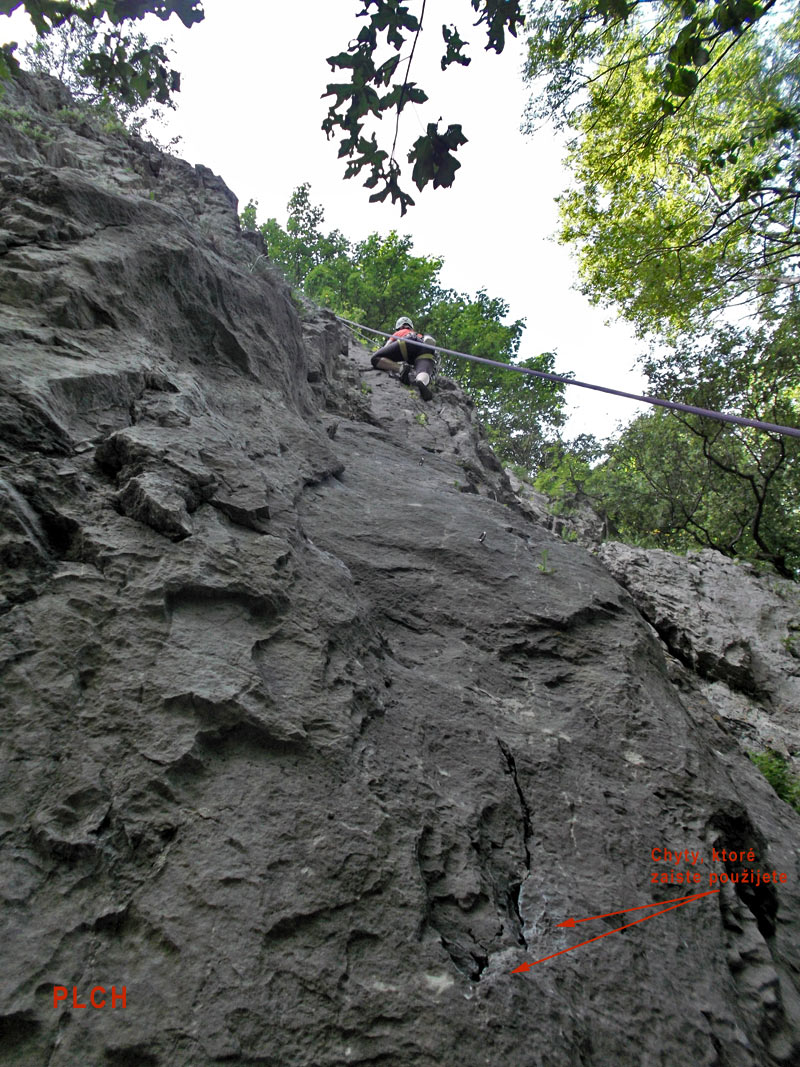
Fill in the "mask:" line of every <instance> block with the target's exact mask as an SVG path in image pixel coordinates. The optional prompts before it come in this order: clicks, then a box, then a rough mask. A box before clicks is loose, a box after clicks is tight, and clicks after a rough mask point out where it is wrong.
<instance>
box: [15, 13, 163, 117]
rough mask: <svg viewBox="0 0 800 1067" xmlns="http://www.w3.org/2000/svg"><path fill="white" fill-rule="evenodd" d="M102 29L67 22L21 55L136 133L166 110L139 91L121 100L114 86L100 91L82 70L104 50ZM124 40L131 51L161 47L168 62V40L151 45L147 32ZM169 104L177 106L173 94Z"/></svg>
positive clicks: (32, 66)
mask: <svg viewBox="0 0 800 1067" xmlns="http://www.w3.org/2000/svg"><path fill="white" fill-rule="evenodd" d="M100 38H101V31H100V30H98V29H96V28H95V27H92V26H88V25H87V24H86V23H84V22H81V21H80V20H73V21H71V22H63V23H61V25H59V26H56V27H55V28H54V29H52V30H51V31H50V32H49V33H48V34H46V36H44V37H38V38H37V39H36V40H35V41H34V42H33V43H32V44H29V45H26V47H25V48H23V49H22V51H21V52H20V55H21V56H22V58H23V59H24V60H25V63H26V66H27V67H28V69H30V70H32V71H34V72H36V73H44V74H52V75H53V76H54V77H56V78H58V79H59V81H61V82H63V83H64V84H65V85H66V86H67V88H68V89H69V90H70V92H71V93H72V95H73V96H74V97H75V99H76V100H79V101H82V102H83V103H85V104H87V105H89V107H91V108H93V109H95V110H98V111H100V112H101V113H105V114H107V115H111V116H113V117H114V118H116V119H117V120H119V121H120V122H122V123H123V124H124V125H125V126H127V127H128V128H129V129H131V130H133V131H134V132H136V133H140V132H142V129H143V127H144V126H145V125H146V124H148V123H151V122H153V121H158V120H159V119H160V118H162V116H163V111H162V110H161V109H160V108H159V107H157V106H156V105H155V104H154V103H153V102H152V100H150V101H149V102H148V101H146V100H144V99H142V97H141V96H139V94H136V100H135V102H131V101H130V99H128V100H127V101H125V100H122V99H120V98H119V97H118V96H117V95H116V94H115V92H114V90H113V89H110V88H106V89H104V90H102V91H101V90H99V89H97V88H96V86H95V84H94V82H93V81H92V80H91V79H90V78H88V77H87V76H86V75H85V74H83V73H82V71H83V69H84V66H85V64H86V62H87V60H88V58H89V56H90V55H91V54H92V52H93V51H94V50H96V49H100V50H102V49H103V48H104V42H103V40H102V39H100ZM121 40H122V43H123V45H124V47H125V49H126V50H127V51H128V52H129V53H131V52H133V53H143V52H144V51H145V50H147V49H148V48H151V47H152V48H154V49H157V51H154V53H153V54H154V56H155V57H156V58H157V59H159V60H161V59H163V60H164V61H166V48H167V47H168V42H167V41H158V42H154V44H153V45H152V46H151V45H150V42H148V40H147V38H146V37H145V36H144V34H141V33H139V34H135V35H134V36H129V35H127V34H125V35H123V36H122V38H121ZM165 106H166V107H168V108H173V109H174V107H175V102H174V99H173V98H172V97H170V99H169V100H168V101H167V103H166V105H165Z"/></svg>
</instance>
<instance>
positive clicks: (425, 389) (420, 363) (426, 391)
mask: <svg viewBox="0 0 800 1067" xmlns="http://www.w3.org/2000/svg"><path fill="white" fill-rule="evenodd" d="M434 366H435V364H434V362H433V360H432V359H424V358H422V359H418V360H417V361H416V363H415V364H414V373H415V375H416V385H417V389H419V395H420V396H421V397H422V399H423V400H432V399H433V392H432V390H431V388H430V384H431V378H432V377H433V370H434Z"/></svg>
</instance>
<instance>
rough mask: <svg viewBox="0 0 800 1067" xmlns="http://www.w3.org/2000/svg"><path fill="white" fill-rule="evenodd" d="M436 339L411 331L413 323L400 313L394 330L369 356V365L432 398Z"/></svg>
mask: <svg viewBox="0 0 800 1067" xmlns="http://www.w3.org/2000/svg"><path fill="white" fill-rule="evenodd" d="M435 344H436V342H435V341H434V339H433V338H432V337H431V336H430V334H426V335H425V336H424V337H423V336H422V334H419V333H415V332H414V324H413V323H412V321H411V319H409V318H408V316H407V315H401V316H400V318H399V319H398V320H397V322H396V323H395V325H394V333H393V334H392V336H391V337H390V338H389V340H388V341H387V342H386V344H385V345H384V346H383V347H382V348H379V349H378V351H377V352H375V353H374V355H373V356H372V366H373V367H374V368H375V369H376V370H383V371H386V372H387V373H388V374H391V375H393V376H394V377H396V378H399V379H400V381H401V382H402V383H403V385H416V387H417V389H418V390H419V395H420V396H421V397H422V399H423V400H432V399H433V393H432V392H431V379H432V378H433V372H434V370H435V369H436V349H435V348H434V345H435Z"/></svg>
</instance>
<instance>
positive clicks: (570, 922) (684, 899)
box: [557, 889, 719, 929]
mask: <svg viewBox="0 0 800 1067" xmlns="http://www.w3.org/2000/svg"><path fill="white" fill-rule="evenodd" d="M718 892H719V890H718V889H710V890H709V891H708V892H707V893H694V894H693V895H692V896H690V897H673V899H672V900H657V901H656V902H655V904H638V905H637V906H636V907H635V908H622V909H621V910H620V911H607V912H606V913H605V915H590V916H589V918H588V919H565V920H564V922H563V923H558V924H557V925H558V926H569V927H570V929H571V928H572V927H573V926H577V925H578V923H590V922H591V921H592V919H607V918H608V917H609V916H610V915H624V914H625V912H626V911H641V910H642V908H660V907H661V905H662V904H676V903H677V902H678V901H680V903H681V904H686V903H688V902H689V901H690V900H697V899H698V898H699V897H707V896H710V894H711V893H718Z"/></svg>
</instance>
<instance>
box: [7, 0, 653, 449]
mask: <svg viewBox="0 0 800 1067" xmlns="http://www.w3.org/2000/svg"><path fill="white" fill-rule="evenodd" d="M360 7H361V5H360V4H359V3H357V2H356V0H305V2H304V3H303V4H302V5H293V4H288V3H266V2H264V0H205V3H204V8H205V12H206V17H205V20H204V21H203V22H202V23H200V24H198V25H195V26H193V27H192V29H191V30H186V29H184V27H183V26H182V25H181V23H180V22H179V20H178V19H177V18H175V17H173V18H172V19H171V20H170V22H168V23H163V22H160V21H159V20H157V19H154V18H149V19H147V20H146V21H145V24H144V26H145V29H146V32H148V34H149V35H150V37H151V39H160V38H163V37H165V36H172V38H173V40H174V45H175V58H174V66H175V67H176V68H177V69H178V70H180V72H181V76H182V82H181V84H182V89H181V93H180V94H179V96H178V110H177V112H176V113H175V114H174V115H173V116H171V117H170V130H169V134H165V135H163V137H162V139H163V140H166V139H168V137H169V136H171V135H173V134H179V135H180V136H181V137H182V142H181V143H180V145H179V146H178V147H177V149H176V152H177V154H178V155H180V156H182V157H183V158H185V159H188V160H189V162H191V163H203V164H205V165H206V166H207V167H210V168H211V169H212V170H213V171H215V172H216V173H218V174H220V175H221V176H222V177H223V179H224V180H225V182H226V183H227V184H228V185H229V186H230V188H231V189H232V190H233V191H234V193H235V194H236V195H237V196H238V197H239V204H240V208H241V207H244V205H245V204H246V203H247V201H248V200H249V199H251V198H253V199H256V200H258V202H259V220H260V221H261V222H263V221H265V220H266V219H267V218H268V217H269V216H274V217H275V218H277V219H278V221H279V222H280V223H281V224H282V225H283V224H285V222H286V203H287V201H288V199H289V197H290V195H291V193H292V191H293V189H295V188H296V187H297V186H298V185H300V184H301V183H302V182H304V181H308V182H310V183H311V198H312V202H313V203H317V204H322V205H323V207H324V208H325V223H324V228H325V229H334V228H337V229H339V230H341V231H342V232H343V233H344V234H345V236H347V237H348V238H350V239H351V240H357V239H360V238H363V237H365V236H366V235H367V234H369V233H371V232H374V231H377V232H379V233H381V234H386V233H388V232H389V230H391V229H396V230H397V231H398V232H399V233H408V234H410V235H411V236H412V237H413V240H414V252H415V253H416V254H418V255H436V256H442V257H443V258H444V261H445V262H444V268H443V270H442V273H441V279H442V282H443V283H444V284H445V285H446V286H448V287H452V288H454V289H458V290H459V291H462V292H469V293H474V292H475V291H476V290H477V289H479V288H485V289H486V290H487V291H488V294H489V296H490V297H500V298H502V299H503V300H505V301H506V302H507V303H508V304H509V305H510V316H511V318H512V319H516V318H525V319H526V320H527V328H526V330H525V333H524V335H523V340H522V346H521V355H522V356H523V357H526V356H531V355H535V354H537V353H538V352H542V351H555V352H556V354H557V359H556V369H557V371H560V372H564V371H569V370H571V371H573V372H574V373H575V375H576V377H577V378H579V379H581V380H583V381H588V382H595V383H598V384H604V385H609V386H612V387H614V388H617V389H623V390H625V391H628V392H644V391H646V389H645V384H644V377H643V375H642V374H641V373H640V372H639V371H638V369H634V367H633V365H634V361H635V359H636V356H637V354H638V352H639V351H640V350H641V345H640V344H639V343H637V342H636V341H635V340H634V338H633V333H632V331H631V330H630V329H629V328H628V327H627V326H626V325H624V324H622V323H620V322H618V321H617V322H613V321H612V322H610V323H607V320H608V318H609V315H608V312H607V311H604V310H603V309H598V308H592V307H591V306H590V305H589V303H588V301H587V300H586V299H585V298H584V297H583V296H581V295H580V293H578V292H577V291H576V290H575V289H573V288H572V287H573V285H574V283H575V280H576V272H575V264H574V261H573V259H572V256H571V253H570V251H569V250H568V249H566V248H563V247H561V246H559V245H557V244H556V243H555V242H554V241H553V240H552V235H553V234H554V232H555V230H556V227H557V214H556V205H555V203H554V198H555V197H556V196H557V195H558V194H559V193H560V192H561V191H562V190H563V189H564V188H565V187H566V186H567V184H568V181H569V178H568V175H567V173H566V172H565V171H564V170H563V168H562V167H561V163H560V158H561V149H560V145H559V144H558V143H557V142H556V140H555V138H554V137H553V135H552V134H551V133H548V132H541V133H539V134H537V135H536V136H535V137H528V136H526V135H523V134H522V133H521V132H520V125H521V122H522V116H523V112H524V109H525V104H526V101H527V98H528V90H527V88H526V87H525V86H524V84H523V82H522V78H521V74H520V71H521V67H522V60H523V48H524V45H523V42H522V41H515V40H514V39H513V38H507V42H508V43H507V46H506V49H505V51H504V52H503V53H502V55H500V56H497V55H495V53H493V52H490V53H487V52H485V51H484V44H485V34H484V33H483V31H482V30H481V31H479V30H478V29H476V28H473V26H472V22H473V20H474V17H475V16H474V12H473V10H472V7H471V5H470V4H469V3H468V2H467V0H428V4H427V8H426V14H425V25H424V29H423V32H422V34H421V36H420V41H419V44H418V46H417V51H416V54H415V57H414V63H413V66H412V68H411V75H410V77H411V80H412V81H416V82H418V83H419V84H420V85H421V86H422V87H423V88H424V89H425V90H426V91H427V93H428V96H429V98H430V99H429V101H428V103H426V104H423V105H419V106H413V107H408V108H406V110H405V111H404V113H403V117H402V119H401V127H400V137H399V141H398V149H401V150H400V151H398V158H399V159H400V160H401V161H402V160H404V158H405V154H406V152H407V150H408V147H410V145H411V144H412V143H413V142H414V140H416V138H417V137H418V136H419V135H420V133H421V132H424V130H425V126H426V125H427V123H428V122H435V121H436V120H437V119H439V118H441V119H442V123H441V125H440V130H442V129H444V128H445V127H446V126H447V125H448V124H449V123H460V124H461V125H462V126H463V129H464V133H465V135H466V136H467V137H468V138H469V143H468V144H466V145H464V146H463V147H462V148H461V149H459V151H458V154H457V158H459V159H460V160H461V163H462V168H461V170H459V171H458V173H457V176H456V180H455V183H454V185H453V187H452V188H451V189H449V190H444V189H440V190H433V189H432V188H431V187H430V186H429V187H427V188H426V190H425V191H424V192H422V193H418V191H417V190H416V187H412V183H411V168H410V166H409V167H408V169H407V174H406V181H405V183H404V187H405V188H407V189H409V190H410V191H411V192H412V193H413V194H414V195H415V199H416V200H417V205H416V206H415V207H413V208H410V209H409V211H408V213H407V214H406V215H405V216H404V217H403V218H401V217H400V212H399V207H397V206H394V207H393V206H391V205H389V204H388V203H387V204H370V203H369V202H368V196H369V191H368V190H366V189H364V188H363V186H362V185H361V184H360V182H359V180H358V179H357V178H356V179H351V180H349V181H345V180H344V179H343V172H344V166H345V164H344V161H342V160H339V159H338V158H337V151H338V148H337V144H336V141H334V140H331V141H326V139H325V135H324V133H323V132H322V130H321V129H320V126H321V123H322V120H323V119H324V117H325V115H326V112H327V102H326V101H325V100H322V99H321V95H322V93H324V92H325V86H326V84H327V83H328V82H330V81H339V80H341V81H344V80H346V79H345V78H344V77H343V76H341V74H342V72H337V73H336V74H333V72H331V69H330V67H329V66H328V64H327V63H326V62H325V59H326V57H327V56H329V55H334V54H336V53H338V52H342V51H344V50H345V49H346V48H347V45H348V42H349V41H350V40H351V39H352V38H354V37H355V36H356V34H357V33H358V29H359V28H360V25H361V24H362V22H363V20H357V19H356V17H355V13H356V12H357V11H358V10H360ZM409 7H410V9H411V10H412V11H413V12H415V13H416V14H419V12H420V10H421V7H422V4H421V0H409ZM445 22H446V23H455V24H456V25H457V26H458V28H459V30H460V33H461V36H462V37H463V38H464V39H465V40H467V41H469V42H470V44H471V47H470V48H468V49H466V51H467V54H468V55H470V56H471V57H472V64H471V65H470V66H469V67H466V68H462V67H460V66H457V65H453V66H451V67H450V68H449V70H448V71H447V72H446V73H444V74H442V72H441V71H440V68H439V57H440V56H441V54H442V51H443V42H442V38H441V26H442V24H443V23H445ZM30 36H31V31H30V28H29V25H28V21H27V18H26V16H24V15H20V14H19V13H17V14H15V15H13V16H11V17H10V18H9V17H4V16H0V41H8V40H18V41H20V42H21V43H22V42H23V41H25V40H27V39H29V38H30ZM400 69H401V70H403V69H404V64H403V65H402V66H401V68H400ZM381 125H382V127H383V129H380V128H379V131H378V132H379V138H378V139H379V143H381V144H382V147H386V148H388V147H390V146H391V136H392V134H393V123H392V124H391V125H389V123H388V122H387V121H386V120H384V122H383V123H382V124H381ZM365 176H366V175H365ZM403 310H404V309H403V308H398V309H397V311H398V314H400V313H401V312H402V311H403ZM366 325H370V326H374V327H375V328H377V329H384V328H386V327H387V324H386V323H367V324H366ZM388 325H389V326H391V325H393V324H388ZM475 354H476V355H480V354H481V353H480V352H476V353H475ZM567 401H568V405H569V412H570V420H569V423H568V425H567V427H566V430H565V433H566V435H567V436H574V435H575V434H578V433H583V432H591V433H595V434H597V435H598V436H605V435H606V434H608V433H611V432H612V431H613V430H614V428H615V426H616V424H617V423H618V422H620V421H623V422H627V421H628V420H629V419H630V418H632V417H633V415H634V414H635V413H636V412H637V411H638V410H642V408H641V407H640V406H638V405H636V404H634V403H633V402H632V401H628V400H622V399H618V398H614V397H610V396H605V395H604V394H602V393H594V392H590V391H588V390H584V389H579V388H577V387H575V386H570V387H568V388H567Z"/></svg>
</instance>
